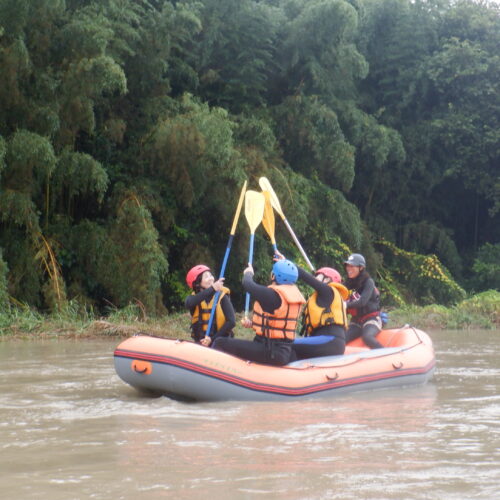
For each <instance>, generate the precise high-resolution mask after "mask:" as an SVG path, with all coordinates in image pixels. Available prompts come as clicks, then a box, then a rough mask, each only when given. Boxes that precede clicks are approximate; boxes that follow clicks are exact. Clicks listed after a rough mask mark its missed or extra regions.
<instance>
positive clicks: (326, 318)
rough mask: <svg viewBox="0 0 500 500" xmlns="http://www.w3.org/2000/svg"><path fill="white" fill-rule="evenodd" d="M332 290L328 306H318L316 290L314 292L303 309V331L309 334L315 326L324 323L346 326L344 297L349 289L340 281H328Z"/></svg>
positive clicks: (323, 324) (347, 294)
mask: <svg viewBox="0 0 500 500" xmlns="http://www.w3.org/2000/svg"><path fill="white" fill-rule="evenodd" d="M328 286H330V287H331V288H332V291H333V301H332V303H331V304H330V305H329V307H320V306H318V303H317V299H318V292H314V293H313V294H312V295H311V296H310V297H309V300H308V301H307V305H306V308H305V309H304V331H305V335H306V336H309V335H311V333H312V332H313V331H314V330H316V329H317V328H319V327H321V326H325V325H340V326H343V327H344V328H347V313H346V308H345V303H344V300H343V299H344V298H347V297H348V296H349V290H347V288H346V287H345V286H344V285H342V284H340V283H328Z"/></svg>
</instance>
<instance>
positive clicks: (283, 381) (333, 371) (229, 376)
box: [114, 326, 435, 401]
mask: <svg viewBox="0 0 500 500" xmlns="http://www.w3.org/2000/svg"><path fill="white" fill-rule="evenodd" d="M377 340H379V341H380V342H381V343H382V344H383V345H384V346H385V347H384V348H383V349H373V350H370V349H368V348H367V347H366V346H364V344H363V343H362V342H360V340H359V339H358V340H356V341H354V342H353V343H352V344H350V345H348V346H347V347H346V352H345V354H344V355H342V356H324V357H319V358H313V359H308V360H300V361H295V362H293V363H290V364H289V365H286V366H283V367H275V366H268V365H262V364H259V363H252V362H249V361H246V360H243V359H240V358H237V357H235V356H232V355H230V354H226V353H224V352H220V351H216V350H215V349H210V348H207V347H203V346H201V345H198V344H195V343H193V342H188V341H179V340H172V339H165V338H158V337H150V336H147V335H137V336H134V337H131V338H129V339H127V340H125V341H123V342H122V343H121V344H119V345H118V347H117V348H116V349H115V352H114V359H115V368H116V372H117V373H118V375H119V376H120V377H121V378H122V380H123V381H125V382H126V383H128V384H130V385H131V386H133V387H135V388H136V389H139V390H142V391H147V392H153V393H157V394H164V395H167V396H170V397H174V398H176V399H186V400H196V401H225V400H253V401H267V400H280V399H296V398H313V397H334V396H337V395H340V394H345V393H347V392H353V391H362V390H372V389H380V388H387V387H402V386H409V385H420V384H425V383H426V382H427V381H428V380H430V379H431V378H432V375H433V372H434V366H435V356H434V349H433V346H432V341H431V339H430V337H429V336H428V335H427V334H426V333H425V332H423V331H421V330H417V329H415V328H412V327H407V326H405V327H403V328H399V329H394V330H383V331H382V332H380V334H379V335H378V336H377Z"/></svg>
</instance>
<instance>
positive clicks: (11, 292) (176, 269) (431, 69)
mask: <svg viewBox="0 0 500 500" xmlns="http://www.w3.org/2000/svg"><path fill="white" fill-rule="evenodd" d="M499 37H500V15H499V9H498V6H496V5H494V4H489V3H482V2H475V1H473V0H460V1H458V2H455V1H453V2H452V1H451V0H444V1H440V2H427V1H423V0H416V1H410V0H403V1H400V0H350V1H348V0H310V1H307V2H306V1H302V0H241V1H237V2H236V1H234V0H179V1H173V0H172V1H168V0H143V1H140V2H138V1H134V0H99V1H98V0H85V1H80V0H40V1H37V2H33V1H29V0H16V1H13V0H0V247H1V248H2V254H1V256H0V304H3V306H5V304H6V301H7V298H8V296H10V297H11V298H12V299H13V300H15V301H18V302H24V303H27V304H29V305H31V306H34V307H37V308H40V309H43V310H61V309H63V308H64V307H66V306H67V304H68V303H70V301H73V300H78V301H81V302H82V303H85V304H91V305H95V306H96V307H97V308H99V309H100V310H103V309H104V308H105V307H106V305H108V306H109V305H110V304H113V305H115V306H119V307H121V306H127V305H128V304H129V303H135V304H138V305H139V307H140V308H142V309H143V310H144V311H146V312H147V313H148V314H154V313H162V312H163V311H164V310H165V306H167V307H168V308H169V309H175V308H178V307H180V306H181V305H182V299H183V295H184V294H186V293H187V289H186V287H185V284H184V275H185V272H186V270H187V269H188V268H189V267H190V266H192V265H194V264H196V263H199V262H205V263H207V264H209V265H211V266H212V267H213V269H215V270H217V269H218V266H219V265H220V260H221V257H222V255H223V253H224V250H225V245H226V242H227V235H228V231H229V228H230V226H231V223H232V219H233V215H234V210H235V206H236V200H237V197H238V194H239V192H240V189H241V186H242V184H243V181H244V180H245V179H247V180H248V181H249V188H251V189H258V187H257V180H258V178H259V177H260V176H266V177H268V178H269V179H270V181H271V183H272V185H273V187H274V188H275V190H276V192H277V194H278V196H279V198H280V200H281V202H282V207H283V210H284V212H285V214H286V216H287V219H288V220H289V221H290V224H291V225H292V227H293V228H294V230H295V232H296V233H297V235H298V237H299V239H300V240H301V242H302V243H303V246H304V247H305V248H306V250H307V252H308V254H309V255H310V256H311V258H312V260H313V261H314V263H315V264H316V265H334V266H336V267H341V266H342V262H343V259H344V258H345V257H346V255H347V254H348V253H349V252H352V251H360V252H362V253H363V254H365V255H366V257H367V259H368V262H369V268H370V272H371V273H372V274H373V275H377V276H378V278H379V280H380V282H381V284H382V288H383V289H384V290H386V291H387V293H386V295H387V297H388V298H389V297H391V298H392V299H391V300H392V301H393V303H397V304H400V303H401V302H404V301H409V302H419V301H420V302H425V303H428V302H432V301H437V302H440V303H452V302H456V301H457V300H459V299H460V297H462V295H463V288H462V286H466V287H469V288H470V289H473V290H475V291H478V290H481V289H483V288H485V287H492V286H493V287H496V286H497V284H496V282H495V279H494V276H495V274H494V272H493V273H490V275H488V269H489V270H491V269H494V266H495V261H494V259H495V257H496V253H495V248H496V246H498V242H499V241H500V224H499V217H500V179H499V152H500V127H499V123H498V120H499V116H500V89H499V82H500V56H499V54H498V47H499V46H500V38H499ZM276 236H277V239H278V242H279V246H280V248H281V249H283V250H284V251H285V253H286V254H287V255H288V256H290V257H291V258H294V259H296V260H297V261H298V262H300V263H302V264H304V263H303V262H302V261H301V256H300V254H299V253H298V252H297V250H296V249H295V247H294V245H293V243H292V241H291V240H290V237H289V235H288V233H287V231H286V230H285V229H284V227H283V225H282V224H281V222H280V221H279V218H277V224H276ZM248 237H249V235H248V230H247V228H246V226H245V222H244V220H243V218H242V221H240V224H239V226H238V232H237V237H236V238H235V241H234V244H233V250H232V254H231V259H230V262H229V265H228V268H227V273H226V274H227V282H228V284H229V285H230V286H231V288H233V295H232V296H233V301H234V302H235V303H236V304H237V305H239V304H240V303H241V297H242V294H241V293H239V292H241V286H240V284H239V283H240V274H241V269H242V267H243V266H244V264H245V262H246V260H247V252H248ZM382 241H383V242H384V243H381V242H382ZM270 253H271V249H270V245H269V242H268V241H267V238H266V236H265V235H264V234H261V232H260V231H258V232H257V235H256V242H255V263H256V268H257V272H258V276H259V277H260V278H262V279H266V278H267V276H268V271H269V267H270V263H271V262H270ZM471 276H472V278H470V277H471ZM469 278H470V279H469ZM456 281H459V282H460V285H458V284H457V283H456ZM3 306H2V307H3Z"/></svg>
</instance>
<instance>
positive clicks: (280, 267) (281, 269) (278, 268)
mask: <svg viewBox="0 0 500 500" xmlns="http://www.w3.org/2000/svg"><path fill="white" fill-rule="evenodd" d="M273 273H274V277H275V278H276V283H278V285H293V284H294V283H295V282H296V281H297V278H298V277H299V270H298V269H297V266H296V265H295V264H294V263H293V262H290V261H289V260H286V259H282V260H278V261H277V262H275V263H274V265H273Z"/></svg>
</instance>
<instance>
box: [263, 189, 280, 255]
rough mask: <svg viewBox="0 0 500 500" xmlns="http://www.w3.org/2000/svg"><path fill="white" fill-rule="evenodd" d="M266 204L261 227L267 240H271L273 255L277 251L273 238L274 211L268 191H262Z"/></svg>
mask: <svg viewBox="0 0 500 500" xmlns="http://www.w3.org/2000/svg"><path fill="white" fill-rule="evenodd" d="M262 194H263V195H264V198H265V199H266V202H265V204H264V217H263V218H262V225H263V226H264V229H265V230H266V232H267V234H268V235H269V238H270V239H271V244H272V245H273V250H274V253H276V252H277V251H278V247H277V246H276V240H275V238H274V209H273V205H272V203H271V193H270V192H269V191H262Z"/></svg>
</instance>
